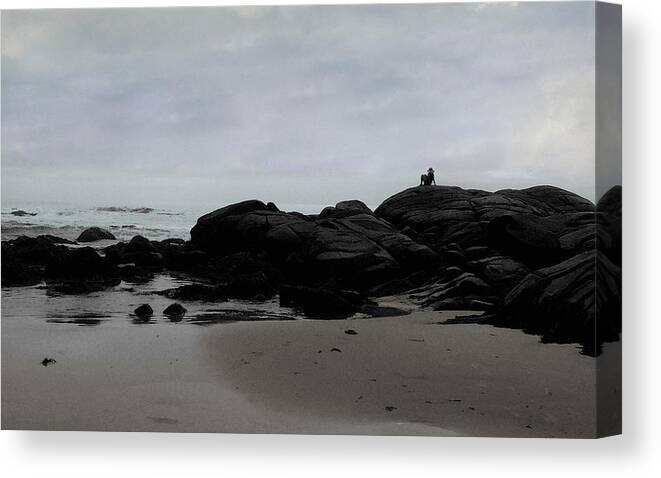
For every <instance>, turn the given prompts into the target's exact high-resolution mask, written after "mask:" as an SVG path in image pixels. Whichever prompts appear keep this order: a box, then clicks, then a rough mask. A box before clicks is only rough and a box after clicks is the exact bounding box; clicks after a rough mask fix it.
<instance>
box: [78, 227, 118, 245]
mask: <svg viewBox="0 0 661 478" xmlns="http://www.w3.org/2000/svg"><path fill="white" fill-rule="evenodd" d="M103 239H115V236H114V235H113V234H112V233H111V232H110V231H106V230H105V229H102V228H100V227H90V228H87V229H85V230H84V231H83V232H81V233H80V235H79V236H78V239H77V241H78V242H95V241H101V240H103Z"/></svg>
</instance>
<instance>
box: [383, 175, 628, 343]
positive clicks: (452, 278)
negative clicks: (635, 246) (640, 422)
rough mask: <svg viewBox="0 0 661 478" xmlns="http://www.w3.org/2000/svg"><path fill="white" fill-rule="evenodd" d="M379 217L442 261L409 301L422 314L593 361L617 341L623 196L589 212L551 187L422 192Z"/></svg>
mask: <svg viewBox="0 0 661 478" xmlns="http://www.w3.org/2000/svg"><path fill="white" fill-rule="evenodd" d="M375 214H376V215H377V216H379V217H381V218H383V219H385V220H386V221H388V222H390V223H392V224H394V225H396V226H397V227H398V228H399V229H400V230H401V231H402V232H405V233H406V234H407V235H408V236H409V237H411V238H414V239H415V240H416V241H417V242H418V243H421V244H424V245H427V246H428V247H430V248H431V249H432V250H434V251H435V252H436V253H437V254H438V256H439V261H440V262H441V266H440V268H439V278H437V279H436V280H434V281H431V282H429V283H427V284H425V285H423V286H422V287H420V288H418V289H415V290H414V291H413V292H412V293H411V297H412V298H413V299H414V300H416V301H418V302H419V303H420V304H422V305H424V306H428V307H433V308H435V309H450V308H467V309H477V310H486V311H488V312H489V313H490V314H492V315H491V317H492V318H493V321H494V322H495V323H498V324H500V325H507V326H512V327H518V328H523V329H524V330H525V331H527V332H530V333H535V334H539V335H541V336H542V338H543V340H546V341H554V342H578V343H581V344H582V345H583V348H584V351H585V352H586V353H589V354H595V353H598V351H599V347H600V344H601V343H602V342H603V341H604V340H615V339H617V336H618V334H619V331H620V330H621V318H620V302H621V300H620V294H621V279H620V276H621V272H620V265H621V188H620V187H615V188H613V189H612V190H610V191H609V192H608V193H607V194H606V195H605V196H604V197H603V198H602V199H601V200H600V201H599V203H598V205H597V207H596V209H595V206H594V205H593V204H592V203H591V202H589V201H587V200H586V199H583V198H581V197H579V196H577V195H575V194H573V193H570V192H568V191H564V190H562V189H559V188H556V187H552V186H537V187H533V188H528V189H523V190H510V189H507V190H501V191H497V192H495V193H488V192H485V191H479V190H464V189H460V188H456V187H445V186H438V187H436V186H423V187H416V188H410V189H407V190H406V191H403V192H401V193H399V194H396V195H395V196H393V197H391V198H389V199H387V200H386V201H385V202H384V203H383V204H382V205H381V206H379V207H378V208H377V209H376V211H375ZM597 251H599V254H597ZM450 271H452V273H450Z"/></svg>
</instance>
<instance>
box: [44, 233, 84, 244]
mask: <svg viewBox="0 0 661 478" xmlns="http://www.w3.org/2000/svg"><path fill="white" fill-rule="evenodd" d="M37 239H44V240H46V241H48V242H50V243H51V244H77V243H76V241H70V240H69V239H65V238H63V237H58V236H53V235H51V234H42V235H39V236H37Z"/></svg>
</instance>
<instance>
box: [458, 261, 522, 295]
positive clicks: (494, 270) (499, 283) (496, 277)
mask: <svg viewBox="0 0 661 478" xmlns="http://www.w3.org/2000/svg"><path fill="white" fill-rule="evenodd" d="M470 265H471V266H472V267H473V268H474V269H475V271H476V272H479V274H480V276H481V277H484V278H485V280H486V281H487V282H488V283H489V284H491V285H492V286H495V287H497V288H498V289H500V290H501V291H508V290H509V289H511V288H512V287H513V286H514V285H516V284H517V283H518V282H519V281H520V280H521V279H523V278H524V277H525V276H526V275H528V273H530V269H529V268H528V267H527V266H525V265H524V264H523V263H521V262H519V261H517V260H515V259H513V258H511V257H507V256H500V255H498V256H492V257H486V258H484V259H480V260H477V261H474V262H471V263H470Z"/></svg>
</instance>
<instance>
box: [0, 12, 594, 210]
mask: <svg viewBox="0 0 661 478" xmlns="http://www.w3.org/2000/svg"><path fill="white" fill-rule="evenodd" d="M593 5H594V4H592V3H590V2H585V3H580V2H579V3H552V4H548V3H544V4H534V3H521V4H517V3H501V4H496V5H488V4H449V5H447V4H446V5H417V6H416V5H408V6H406V5H405V6H382V5H381V6H379V5H377V6H341V7H280V8H277V7H276V8H273V7H266V8H255V7H250V8H186V9H179V8H177V9H115V10H77V11H76V10H69V11H66V10H59V11H58V10H51V11H12V12H2V187H3V190H2V198H3V201H10V202H12V203H16V202H19V201H20V200H23V199H29V198H31V199H35V200H44V201H53V200H80V201H91V202H95V201H96V202H97V203H100V204H118V203H121V204H142V205H152V204H158V203H162V202H164V201H165V202H176V201H182V202H187V203H189V202H194V201H197V200H199V201H203V202H217V203H219V204H221V203H223V204H224V203H226V202H229V201H235V200H240V199H248V198H252V197H257V198H261V199H263V200H273V201H275V202H276V203H277V202H280V203H312V204H326V203H334V202H336V201H338V200H342V199H348V198H359V199H363V200H365V201H366V202H367V203H370V204H378V203H380V202H381V201H382V200H383V199H385V198H386V197H388V196H390V195H392V194H394V193H396V192H398V191H399V190H401V189H403V188H405V187H407V186H410V185H415V184H416V183H417V182H418V180H419V177H420V174H421V173H422V172H424V171H425V170H426V169H427V168H428V167H430V166H432V167H434V169H435V170H436V176H437V182H438V183H440V184H453V185H459V186H463V187H476V188H483V189H488V190H496V189H500V188H506V187H515V188H520V187H528V186H533V185H536V184H554V185H557V186H560V187H564V188H566V189H570V190H572V191H575V192H577V193H579V194H581V195H583V196H585V197H588V198H589V199H592V200H593V199H594V108H595V102H594V74H595V68H594V37H595V31H594V6H593Z"/></svg>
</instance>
